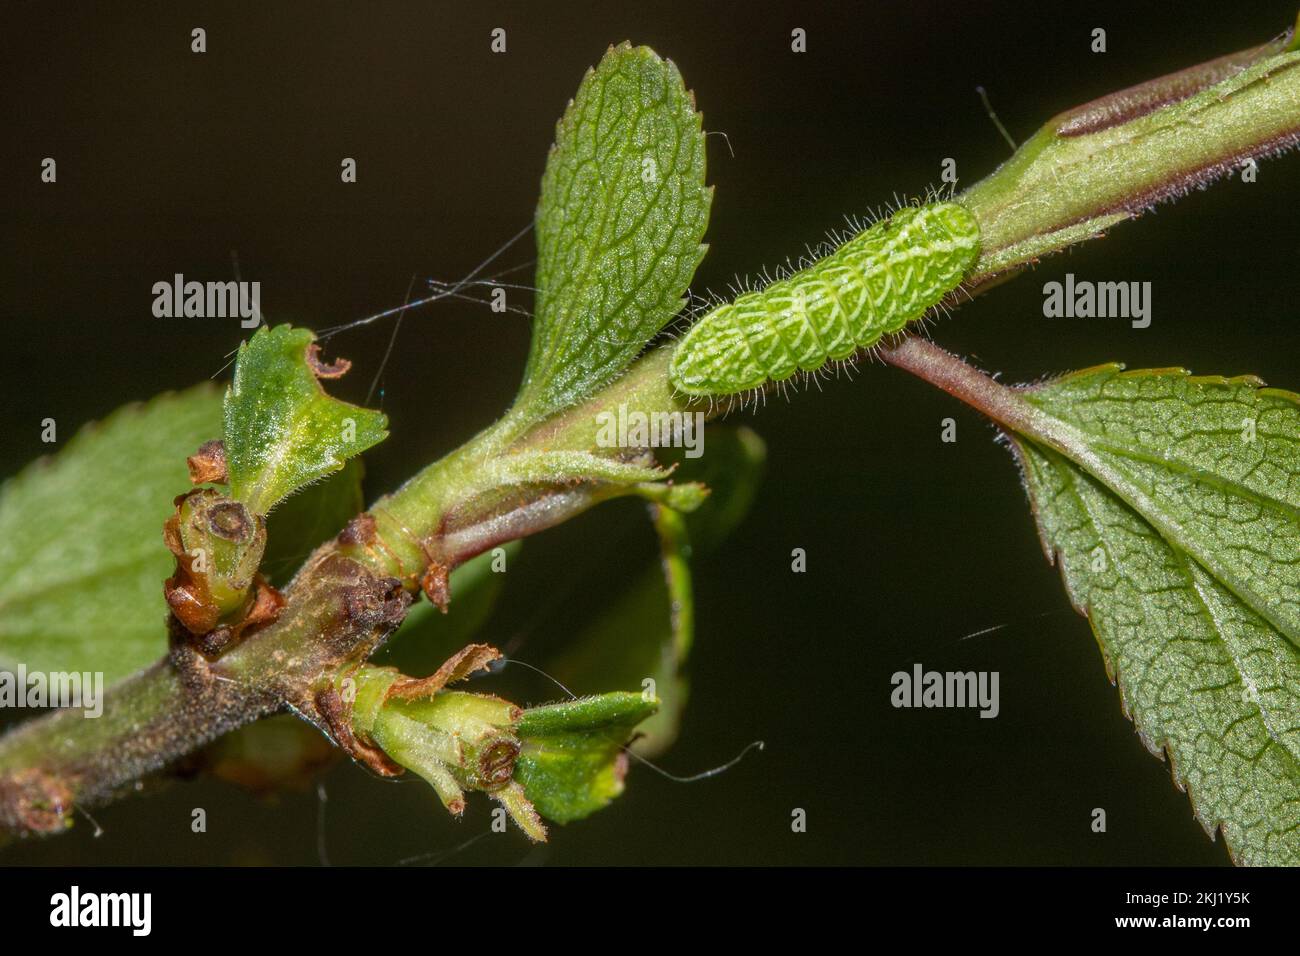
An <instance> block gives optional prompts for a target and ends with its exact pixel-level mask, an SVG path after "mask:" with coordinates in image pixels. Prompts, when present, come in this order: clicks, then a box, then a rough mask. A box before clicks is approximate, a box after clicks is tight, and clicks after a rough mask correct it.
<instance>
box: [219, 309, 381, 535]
mask: <svg viewBox="0 0 1300 956" xmlns="http://www.w3.org/2000/svg"><path fill="white" fill-rule="evenodd" d="M315 338H316V337H315V336H314V335H313V334H312V332H311V331H310V330H309V329H295V328H293V327H291V326H288V325H278V326H276V327H275V328H266V327H263V328H260V329H258V330H257V332H256V333H255V334H254V335H253V337H252V338H251V339H250V340H249V341H247V342H245V343H244V344H243V345H241V346H240V348H239V358H238V359H237V362H236V365H235V378H234V381H233V382H232V383H231V386H230V389H229V391H227V393H226V401H225V450H226V463H227V469H228V472H229V475H230V494H231V497H233V498H234V499H236V500H237V501H241V502H243V503H244V504H246V505H248V507H249V508H250V509H251V510H252V511H253V512H254V513H255V514H266V513H267V512H269V511H270V510H271V508H273V507H274V506H275V505H276V503H277V502H279V501H280V500H281V499H283V498H285V497H286V496H288V495H291V494H293V493H294V492H295V491H297V490H298V489H300V488H302V487H303V486H304V485H308V484H310V483H311V482H313V481H316V480H318V479H320V478H323V477H325V476H326V475H328V474H330V473H332V472H335V471H338V470H339V469H340V468H342V467H343V464H344V462H346V461H347V460H348V459H349V458H352V457H353V456H355V455H359V454H361V452H363V451H365V450H366V449H367V448H370V447H371V446H373V445H375V444H378V443H379V442H381V441H383V440H384V439H385V438H386V437H387V436H388V432H387V430H386V429H387V427H388V419H387V418H386V417H385V416H384V414H383V413H382V412H377V411H373V410H371V409H368V408H361V407H359V406H357V405H350V404H348V403H347V402H344V401H340V400H339V399H337V398H331V397H330V396H329V395H327V394H326V393H325V390H324V389H323V388H322V387H321V384H320V379H322V378H337V377H338V376H340V375H342V374H343V373H344V372H345V371H347V367H348V366H347V363H346V362H343V361H342V360H340V361H339V362H338V363H336V364H334V365H332V366H331V365H324V364H322V363H321V361H320V360H319V358H318V357H317V354H316V353H317V346H316V345H315Z"/></svg>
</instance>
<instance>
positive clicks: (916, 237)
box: [669, 202, 980, 395]
mask: <svg viewBox="0 0 1300 956" xmlns="http://www.w3.org/2000/svg"><path fill="white" fill-rule="evenodd" d="M979 252H980V230H979V223H977V222H976V221H975V217H974V216H972V215H971V214H970V213H969V212H967V211H966V210H965V209H964V208H963V207H962V206H960V205H958V204H957V203H955V202H938V203H930V204H927V205H924V206H914V207H909V208H907V209H903V210H900V211H899V212H897V213H895V214H894V215H893V216H890V217H889V218H888V219H884V220H881V221H880V222H878V223H876V224H875V225H874V226H872V227H871V228H869V229H866V230H864V231H863V232H860V233H858V234H857V235H856V236H854V237H853V238H852V239H850V240H849V241H848V242H846V243H844V245H842V246H840V247H839V248H838V249H836V250H835V251H834V252H833V253H831V254H830V255H828V256H826V257H825V258H824V259H819V260H817V261H816V262H814V263H813V264H812V265H810V266H808V268H806V269H802V270H800V271H799V272H796V273H795V274H794V275H791V276H789V277H787V278H785V279H781V280H779V281H777V282H773V283H772V284H771V285H769V286H767V287H766V288H765V289H762V290H760V291H757V292H747V293H745V294H744V295H741V296H739V297H737V298H736V299H735V300H734V301H733V302H729V303H726V304H724V305H720V306H718V307H717V308H715V309H713V310H712V311H711V312H709V313H708V314H706V315H705V316H704V317H703V318H701V319H700V320H699V321H698V322H696V323H695V324H694V325H693V326H691V327H690V329H689V330H687V332H686V335H685V336H683V337H682V340H681V342H679V343H678V345H677V349H676V351H675V352H673V356H672V361H671V362H670V364H669V377H670V378H671V380H672V383H673V385H674V386H676V387H677V388H678V389H680V390H681V391H683V392H685V393H687V394H689V395H734V394H736V393H739V392H745V391H748V390H750V389H753V388H757V387H759V386H760V385H762V384H763V383H764V382H766V381H768V380H771V381H774V382H780V381H783V380H784V379H787V378H789V377H790V376H791V375H793V374H794V373H795V372H797V371H804V372H811V371H814V370H815V369H818V368H821V367H822V366H823V365H825V364H826V363H827V362H828V361H834V360H837V359H845V358H848V357H849V356H850V355H852V354H853V353H854V352H856V351H857V350H858V349H861V348H866V347H867V346H870V345H874V344H875V343H876V342H877V341H879V339H880V337H881V336H882V335H886V334H888V333H891V332H897V331H899V330H900V329H902V328H903V326H905V325H907V323H908V322H912V321H915V320H916V319H919V318H921V317H922V316H923V315H924V314H925V313H926V311H927V310H928V309H930V308H932V307H933V306H935V305H936V304H938V302H939V301H940V300H941V299H942V298H943V297H944V296H945V295H947V294H948V293H949V292H951V291H952V290H953V289H955V288H957V286H958V285H960V284H961V281H962V278H963V277H964V276H965V275H966V272H967V271H968V270H969V269H970V267H971V266H972V265H974V263H975V260H976V259H977V258H978V257H979Z"/></svg>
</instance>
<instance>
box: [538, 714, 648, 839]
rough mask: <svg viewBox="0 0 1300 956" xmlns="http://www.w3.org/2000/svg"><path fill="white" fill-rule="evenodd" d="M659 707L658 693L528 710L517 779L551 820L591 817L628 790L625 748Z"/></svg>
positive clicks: (539, 809)
mask: <svg viewBox="0 0 1300 956" xmlns="http://www.w3.org/2000/svg"><path fill="white" fill-rule="evenodd" d="M658 708H659V700H658V699H657V698H655V697H653V696H650V695H647V694H633V693H613V694H601V695H599V696H597V697H583V698H579V699H578V700H573V701H568V702H566V703H562V704H549V705H547V706H545V707H533V708H531V709H529V710H526V711H524V715H523V717H522V718H521V719H520V721H519V726H518V730H517V732H518V734H519V737H520V739H521V741H522V743H523V748H522V749H521V750H520V752H519V758H518V760H517V761H516V763H515V780H517V781H518V782H519V783H520V784H521V785H522V786H523V789H524V793H525V794H527V796H528V799H529V800H531V801H532V803H533V805H534V806H536V807H537V810H538V812H539V813H541V815H542V816H544V817H546V819H548V820H554V821H555V822H556V823H569V822H571V821H573V820H581V819H582V818H583V817H587V816H590V815H591V814H593V813H595V812H596V811H597V810H600V809H602V808H603V807H605V806H606V805H608V804H609V801H611V800H613V799H614V798H615V797H617V796H618V795H619V794H621V793H622V792H623V778H624V777H625V776H626V774H627V755H626V754H625V753H624V746H625V745H626V744H627V742H628V740H629V738H630V737H631V736H632V731H633V729H634V728H635V727H636V725H637V724H639V723H640V722H641V721H643V720H645V719H646V718H648V717H650V716H652V715H653V714H654V712H655V711H656V710H657V709H658Z"/></svg>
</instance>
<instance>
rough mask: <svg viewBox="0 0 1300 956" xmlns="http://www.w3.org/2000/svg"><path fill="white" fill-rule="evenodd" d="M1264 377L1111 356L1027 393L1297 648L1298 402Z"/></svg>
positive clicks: (1154, 519) (1131, 498) (1132, 500)
mask: <svg viewBox="0 0 1300 956" xmlns="http://www.w3.org/2000/svg"><path fill="white" fill-rule="evenodd" d="M1260 385H1261V383H1260V382H1259V381H1258V380H1257V379H1252V378H1238V379H1222V378H1213V377H1194V376H1190V375H1188V374H1187V373H1186V372H1183V371H1181V370H1176V369H1161V370H1155V371H1145V372H1122V371H1121V370H1120V369H1119V367H1118V366H1113V365H1111V366H1102V367H1099V368H1096V369H1089V370H1087V371H1084V372H1079V373H1076V374H1074V375H1070V376H1067V377H1065V378H1063V379H1060V380H1058V381H1056V382H1053V383H1051V384H1050V385H1049V386H1046V387H1042V388H1038V389H1034V390H1031V391H1029V392H1027V393H1025V398H1026V399H1027V400H1028V401H1029V402H1030V404H1032V405H1034V406H1036V407H1038V408H1039V409H1041V410H1043V411H1044V412H1047V413H1048V414H1049V415H1051V416H1052V417H1053V418H1055V419H1057V420H1058V421H1061V422H1064V423H1066V424H1067V425H1068V426H1069V428H1070V429H1071V430H1072V431H1073V432H1074V433H1075V436H1076V438H1077V440H1078V441H1079V442H1080V444H1081V445H1084V446H1086V448H1087V450H1088V451H1089V452H1090V453H1091V454H1092V455H1094V456H1095V459H1096V462H1097V464H1098V465H1099V466H1100V467H1101V468H1102V469H1104V470H1105V471H1106V475H1105V476H1104V477H1103V480H1105V481H1106V483H1107V484H1108V486H1110V488H1111V490H1112V491H1114V492H1116V493H1117V494H1119V495H1120V496H1121V497H1122V498H1124V500H1125V501H1127V502H1128V503H1129V504H1130V505H1132V506H1133V507H1134V508H1135V509H1136V510H1138V511H1139V512H1140V513H1142V515H1143V516H1144V517H1145V518H1146V519H1147V521H1149V522H1151V524H1152V525H1154V526H1155V527H1156V528H1157V529H1159V530H1160V531H1161V533H1162V534H1163V535H1164V536H1165V537H1166V538H1168V539H1170V540H1171V541H1172V542H1173V543H1174V544H1175V545H1176V546H1177V547H1178V548H1180V549H1181V550H1183V551H1186V552H1187V553H1188V554H1190V555H1191V556H1192V557H1194V558H1195V559H1196V560H1197V561H1198V562H1199V563H1200V564H1201V565H1202V566H1203V567H1205V568H1206V570H1207V571H1209V572H1210V573H1212V574H1213V575H1214V576H1215V577H1216V578H1217V579H1218V580H1219V581H1220V582H1221V583H1222V584H1224V585H1225V586H1227V587H1228V588H1229V590H1231V591H1232V592H1233V593H1234V594H1236V595H1237V596H1238V597H1239V598H1240V599H1241V600H1242V601H1243V602H1244V603H1246V604H1247V605H1248V606H1249V607H1250V608H1251V609H1252V610H1254V611H1255V613H1257V614H1259V615H1260V616H1261V617H1263V618H1264V619H1265V620H1267V621H1268V622H1269V623H1271V624H1272V625H1273V626H1274V627H1275V628H1276V629H1277V630H1278V631H1280V632H1281V633H1282V634H1284V635H1285V636H1286V637H1287V638H1288V639H1289V640H1290V641H1291V642H1292V643H1293V644H1295V645H1297V646H1300V400H1297V397H1296V396H1295V395H1293V394H1291V393H1288V392H1284V391H1281V390H1279V389H1267V388H1261V387H1260ZM1085 467H1088V466H1087V465H1085ZM1089 470H1092V471H1094V472H1095V471H1096V470H1097V468H1096V467H1090V468H1089Z"/></svg>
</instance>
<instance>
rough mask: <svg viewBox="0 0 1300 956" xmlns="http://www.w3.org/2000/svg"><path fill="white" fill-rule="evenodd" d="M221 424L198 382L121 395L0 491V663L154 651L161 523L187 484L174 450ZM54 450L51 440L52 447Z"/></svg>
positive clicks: (217, 400)
mask: <svg viewBox="0 0 1300 956" xmlns="http://www.w3.org/2000/svg"><path fill="white" fill-rule="evenodd" d="M220 433H221V396H220V393H219V392H218V391H217V390H216V389H214V388H210V387H207V386H202V387H199V388H194V389H191V390H189V391H187V392H183V393H180V394H166V395H161V396H159V397H157V398H155V399H153V400H152V401H151V402H149V403H148V404H145V405H128V406H126V407H124V408H122V409H119V410H118V411H116V412H115V413H113V414H112V415H110V416H109V417H108V418H106V419H105V420H104V421H102V422H99V423H97V424H95V425H90V426H88V427H86V428H85V429H83V430H82V431H81V432H80V433H79V434H78V435H77V436H76V437H75V438H73V439H72V440H71V441H70V442H68V443H67V445H66V447H64V448H62V449H61V450H59V451H58V454H56V455H55V456H53V457H52V458H47V459H42V460H41V461H38V462H35V463H33V464H32V465H30V466H28V467H27V468H26V469H25V470H24V471H22V472H21V473H20V474H18V475H17V476H15V477H14V478H12V479H11V480H10V481H9V482H8V483H7V484H6V485H5V486H4V488H3V491H0V666H5V667H12V666H14V665H16V664H18V663H23V664H26V666H27V667H28V669H29V670H38V669H39V670H45V671H74V670H75V671H87V670H89V671H102V672H103V673H104V680H105V683H112V682H114V681H116V680H118V679H120V678H122V677H125V676H127V675H128V674H131V673H132V672H134V671H136V670H139V669H140V668H141V667H144V666H145V665H147V664H151V663H153V662H154V661H155V660H157V659H158V658H159V657H161V656H162V653H163V651H164V650H165V649H166V644H167V639H166V625H165V622H166V619H167V604H166V602H165V601H164V600H163V587H162V585H163V580H164V579H165V578H166V577H167V576H168V575H169V574H170V573H171V572H172V569H173V564H174V561H173V559H172V556H171V554H170V553H169V552H168V551H167V548H166V547H165V546H164V545H163V539H162V526H163V522H164V521H165V520H166V519H167V517H168V515H170V514H171V513H172V511H173V510H174V506H173V504H172V499H173V498H174V497H175V496H176V495H178V494H183V493H184V492H185V491H187V490H189V488H190V487H191V486H190V481H189V473H188V471H187V469H186V466H185V458H186V456H187V455H192V454H193V453H194V451H195V450H196V449H197V448H198V446H199V445H200V444H202V443H203V442H204V441H207V440H208V439H211V438H216V437H217V436H218V435H220ZM56 448H57V446H56Z"/></svg>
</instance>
